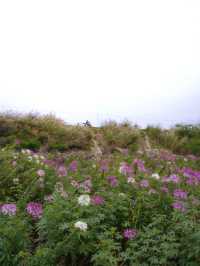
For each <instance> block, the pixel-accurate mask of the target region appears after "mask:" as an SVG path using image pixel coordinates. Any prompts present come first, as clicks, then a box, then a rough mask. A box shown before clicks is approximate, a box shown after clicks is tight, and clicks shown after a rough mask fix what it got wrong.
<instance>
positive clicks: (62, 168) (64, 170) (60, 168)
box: [57, 165, 67, 176]
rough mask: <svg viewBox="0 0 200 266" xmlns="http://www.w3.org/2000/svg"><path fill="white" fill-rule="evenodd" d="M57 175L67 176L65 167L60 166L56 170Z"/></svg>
mask: <svg viewBox="0 0 200 266" xmlns="http://www.w3.org/2000/svg"><path fill="white" fill-rule="evenodd" d="M57 173H58V175H59V176H66V175H67V169H66V167H65V166H63V165H61V166H59V167H58V169H57Z"/></svg>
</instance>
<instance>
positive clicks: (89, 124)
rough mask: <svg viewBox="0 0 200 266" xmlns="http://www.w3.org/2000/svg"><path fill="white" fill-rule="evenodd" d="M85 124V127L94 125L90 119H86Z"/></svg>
mask: <svg viewBox="0 0 200 266" xmlns="http://www.w3.org/2000/svg"><path fill="white" fill-rule="evenodd" d="M83 125H84V126H85V127H91V126H92V124H91V123H90V121H88V120H86V122H85V123H83Z"/></svg>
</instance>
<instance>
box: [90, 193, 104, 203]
mask: <svg viewBox="0 0 200 266" xmlns="http://www.w3.org/2000/svg"><path fill="white" fill-rule="evenodd" d="M91 201H92V204H94V205H102V204H104V198H103V197H101V196H98V195H95V196H93V197H92V198H91Z"/></svg>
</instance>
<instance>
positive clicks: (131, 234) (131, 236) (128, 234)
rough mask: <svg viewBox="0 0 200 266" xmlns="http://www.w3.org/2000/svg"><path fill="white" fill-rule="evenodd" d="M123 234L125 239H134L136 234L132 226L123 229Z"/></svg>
mask: <svg viewBox="0 0 200 266" xmlns="http://www.w3.org/2000/svg"><path fill="white" fill-rule="evenodd" d="M123 236H124V238H125V239H127V240H130V239H134V238H135V237H136V236H137V230H136V229H132V228H127V229H125V230H124V231H123Z"/></svg>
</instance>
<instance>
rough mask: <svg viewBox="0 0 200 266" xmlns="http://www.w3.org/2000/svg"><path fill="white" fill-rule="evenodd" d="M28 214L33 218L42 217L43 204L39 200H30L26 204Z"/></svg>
mask: <svg viewBox="0 0 200 266" xmlns="http://www.w3.org/2000/svg"><path fill="white" fill-rule="evenodd" d="M26 210H27V212H28V214H30V215H31V216H32V217H33V218H40V217H41V216H42V212H43V209H42V204H41V203H37V202H29V203H28V204H27V206H26Z"/></svg>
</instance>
